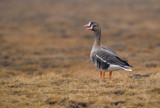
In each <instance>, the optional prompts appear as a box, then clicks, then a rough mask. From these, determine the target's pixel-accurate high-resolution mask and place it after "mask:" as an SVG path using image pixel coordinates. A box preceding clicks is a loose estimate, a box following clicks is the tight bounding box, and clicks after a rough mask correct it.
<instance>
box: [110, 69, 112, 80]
mask: <svg viewBox="0 0 160 108" xmlns="http://www.w3.org/2000/svg"><path fill="white" fill-rule="evenodd" d="M109 79H110V80H111V79H112V71H110V72H109Z"/></svg>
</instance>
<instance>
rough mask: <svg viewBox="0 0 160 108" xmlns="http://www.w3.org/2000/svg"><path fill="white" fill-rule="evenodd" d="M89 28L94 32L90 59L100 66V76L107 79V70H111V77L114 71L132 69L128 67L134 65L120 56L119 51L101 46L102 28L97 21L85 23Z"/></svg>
mask: <svg viewBox="0 0 160 108" xmlns="http://www.w3.org/2000/svg"><path fill="white" fill-rule="evenodd" d="M85 27H87V29H88V30H91V31H93V32H94V39H95V41H94V44H93V47H92V50H91V53H90V59H91V61H92V63H93V64H94V65H95V66H97V67H98V69H99V71H100V77H101V78H102V74H103V79H105V72H106V71H109V79H111V78H112V71H116V70H120V69H124V70H126V71H132V70H131V69H130V68H128V67H132V66H131V65H129V64H128V61H126V60H123V59H122V58H120V57H119V56H118V55H117V53H116V52H115V51H114V50H112V49H111V48H109V47H106V46H101V45H100V42H101V28H100V26H99V24H97V23H96V22H89V23H88V24H87V25H85Z"/></svg>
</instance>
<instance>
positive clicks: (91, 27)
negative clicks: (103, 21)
mask: <svg viewBox="0 0 160 108" xmlns="http://www.w3.org/2000/svg"><path fill="white" fill-rule="evenodd" d="M84 26H85V27H87V29H88V30H91V31H101V28H100V26H99V24H98V23H96V22H92V21H90V22H89V23H88V24H86V25H84Z"/></svg>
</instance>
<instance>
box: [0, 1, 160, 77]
mask: <svg viewBox="0 0 160 108" xmlns="http://www.w3.org/2000/svg"><path fill="white" fill-rule="evenodd" d="M89 21H95V22H97V23H99V24H100V26H101V29H102V44H103V45H104V46H109V47H111V48H113V49H114V50H115V51H116V52H117V53H118V54H119V55H120V56H121V57H122V58H124V59H127V60H128V61H129V63H130V64H131V65H133V66H134V68H133V71H134V73H140V72H143V73H151V72H152V73H156V72H158V71H159V70H160V68H159V66H160V50H159V49H160V1H159V0H0V78H10V77H13V76H17V75H26V76H28V77H33V76H35V75H43V74H46V73H56V74H61V75H62V76H64V77H76V76H79V77H80V76H82V77H97V75H99V73H98V72H97V71H98V70H97V68H96V67H94V66H93V65H92V63H91V62H90V59H89V54H90V50H91V47H92V44H93V41H94V38H93V32H90V31H87V30H86V28H84V27H83V26H84V25H85V24H87V23H88V22H89ZM121 72H122V71H121ZM91 73H94V74H91ZM90 74H91V75H90Z"/></svg>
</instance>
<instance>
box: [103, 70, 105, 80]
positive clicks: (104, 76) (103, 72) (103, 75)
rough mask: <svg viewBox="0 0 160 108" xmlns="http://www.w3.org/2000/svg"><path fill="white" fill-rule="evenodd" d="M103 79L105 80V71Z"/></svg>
mask: <svg viewBox="0 0 160 108" xmlns="http://www.w3.org/2000/svg"><path fill="white" fill-rule="evenodd" d="M103 79H104V80H105V71H103Z"/></svg>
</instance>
